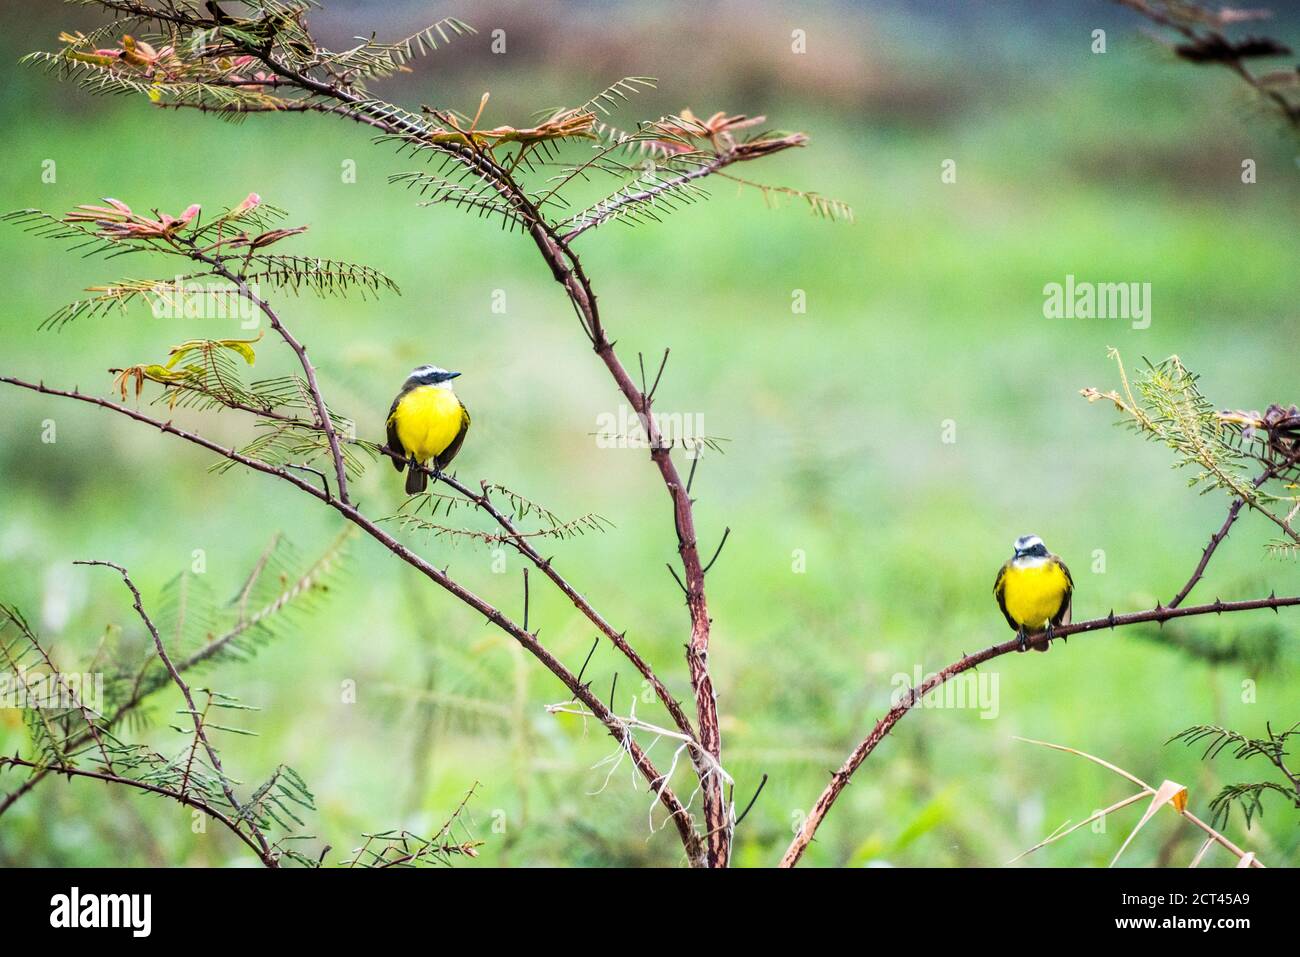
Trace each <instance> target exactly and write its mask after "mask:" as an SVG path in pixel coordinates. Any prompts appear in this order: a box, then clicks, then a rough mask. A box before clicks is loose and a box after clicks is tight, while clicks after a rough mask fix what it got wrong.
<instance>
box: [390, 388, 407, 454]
mask: <svg viewBox="0 0 1300 957" xmlns="http://www.w3.org/2000/svg"><path fill="white" fill-rule="evenodd" d="M402 394H404V393H402ZM402 394H399V395H398V396H397V398H396V399H394V400H393V406H392V408H391V409H389V410H388V423H387V425H388V447H389V448H390V449H392V450H393V451H394V452H396V453H397V454H398V455H400V456H401V458H397V459H393V460H392V463H393V468H395V469H397V471H399V472H400V471H402V469H403V468H404V467H405V465H406V462H404V461H403V459H405V458H406V447H405V446H404V445H402V440H401V439H399V438H398V437H397V403H399V402H401V401H402Z"/></svg>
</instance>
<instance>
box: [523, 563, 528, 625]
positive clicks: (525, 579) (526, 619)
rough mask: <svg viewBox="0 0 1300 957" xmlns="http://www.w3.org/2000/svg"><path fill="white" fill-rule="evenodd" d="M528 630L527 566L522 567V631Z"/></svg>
mask: <svg viewBox="0 0 1300 957" xmlns="http://www.w3.org/2000/svg"><path fill="white" fill-rule="evenodd" d="M527 630H528V568H527V566H525V567H524V631H527Z"/></svg>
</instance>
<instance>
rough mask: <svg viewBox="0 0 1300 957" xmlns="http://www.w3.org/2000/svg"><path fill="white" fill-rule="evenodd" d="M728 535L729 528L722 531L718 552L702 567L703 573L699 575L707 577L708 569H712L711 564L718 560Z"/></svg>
mask: <svg viewBox="0 0 1300 957" xmlns="http://www.w3.org/2000/svg"><path fill="white" fill-rule="evenodd" d="M730 534H731V528H730V526H728V527H727V528H724V529H723V530H722V541H720V542H718V550H717V551H715V552H714V553H713V557H712V558H710V559H709V563H708V564H707V565H705V566H704V571H703V572H701V574H703V575H707V574H708V573H709V569H710V568H712V567H713V563H714V562H716V561H717V560H718V556H719V555H721V554H722V546H723V545H725V544H727V536H728V535H730Z"/></svg>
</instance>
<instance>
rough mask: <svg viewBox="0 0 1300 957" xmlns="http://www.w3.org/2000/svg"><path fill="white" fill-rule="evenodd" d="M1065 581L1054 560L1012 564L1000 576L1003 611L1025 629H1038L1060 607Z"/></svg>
mask: <svg viewBox="0 0 1300 957" xmlns="http://www.w3.org/2000/svg"><path fill="white" fill-rule="evenodd" d="M1067 587H1068V582H1067V580H1066V577H1065V572H1064V571H1062V570H1061V566H1060V565H1058V564H1056V563H1055V562H1046V561H1045V562H1042V563H1041V564H1037V565H1023V566H1022V565H1015V564H1012V565H1011V566H1010V567H1009V568H1008V569H1007V573H1006V578H1005V579H1004V580H1003V590H1002V601H1003V603H1004V604H1005V605H1006V606H1007V614H1009V615H1010V616H1011V617H1012V618H1014V619H1015V620H1016V622H1017V623H1018V624H1020V625H1023V626H1024V628H1025V630H1027V631H1042V630H1044V629H1045V628H1046V627H1047V623H1048V622H1049V621H1051V620H1052V618H1054V617H1055V616H1056V614H1057V612H1059V611H1060V610H1061V602H1062V601H1063V600H1064V598H1065V590H1066V588H1067Z"/></svg>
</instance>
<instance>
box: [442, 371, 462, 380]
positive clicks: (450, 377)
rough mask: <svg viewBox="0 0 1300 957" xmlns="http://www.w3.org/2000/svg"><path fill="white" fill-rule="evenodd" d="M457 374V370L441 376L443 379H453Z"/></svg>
mask: <svg viewBox="0 0 1300 957" xmlns="http://www.w3.org/2000/svg"><path fill="white" fill-rule="evenodd" d="M458 375H460V373H459V372H448V373H447V374H446V375H445V376H443V378H444V379H454V378H456V376H458Z"/></svg>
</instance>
